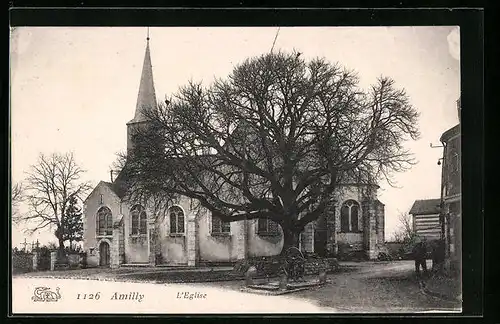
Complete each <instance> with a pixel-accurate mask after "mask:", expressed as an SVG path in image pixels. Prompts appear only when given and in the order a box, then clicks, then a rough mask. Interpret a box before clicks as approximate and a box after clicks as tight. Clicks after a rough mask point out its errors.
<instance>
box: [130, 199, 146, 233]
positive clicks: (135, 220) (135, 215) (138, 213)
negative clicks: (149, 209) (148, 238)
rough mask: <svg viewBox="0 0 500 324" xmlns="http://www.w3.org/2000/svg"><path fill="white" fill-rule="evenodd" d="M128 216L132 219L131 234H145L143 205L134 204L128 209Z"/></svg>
mask: <svg viewBox="0 0 500 324" xmlns="http://www.w3.org/2000/svg"><path fill="white" fill-rule="evenodd" d="M130 217H131V219H132V231H131V232H130V234H131V235H138V234H147V232H148V229H147V217H146V211H145V210H144V207H142V206H141V205H135V206H134V207H132V209H131V210H130Z"/></svg>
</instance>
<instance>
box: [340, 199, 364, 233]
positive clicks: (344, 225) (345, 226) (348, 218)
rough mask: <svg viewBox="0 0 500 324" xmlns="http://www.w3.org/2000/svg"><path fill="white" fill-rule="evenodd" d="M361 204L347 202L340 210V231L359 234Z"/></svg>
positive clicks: (351, 201)
mask: <svg viewBox="0 0 500 324" xmlns="http://www.w3.org/2000/svg"><path fill="white" fill-rule="evenodd" d="M358 215H359V204H358V203H357V202H356V201H355V200H352V199H350V200H347V201H346V202H344V203H343V204H342V208H341V209H340V231H341V232H359V230H360V229H359V222H358V219H359V216H358Z"/></svg>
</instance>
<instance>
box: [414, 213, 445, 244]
mask: <svg viewBox="0 0 500 324" xmlns="http://www.w3.org/2000/svg"><path fill="white" fill-rule="evenodd" d="M413 224H414V230H415V233H416V234H417V235H419V236H420V237H425V238H426V239H427V240H435V239H439V238H440V236H441V225H440V222H439V214H431V215H413Z"/></svg>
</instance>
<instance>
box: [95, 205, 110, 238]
mask: <svg viewBox="0 0 500 324" xmlns="http://www.w3.org/2000/svg"><path fill="white" fill-rule="evenodd" d="M96 221H97V226H96V233H97V235H113V215H112V214H111V210H110V209H109V208H108V207H101V208H99V210H98V211H97V217H96Z"/></svg>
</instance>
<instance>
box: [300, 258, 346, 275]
mask: <svg viewBox="0 0 500 324" xmlns="http://www.w3.org/2000/svg"><path fill="white" fill-rule="evenodd" d="M339 267H340V266H339V263H338V261H337V259H335V258H325V259H307V261H306V263H305V264H304V273H305V274H306V275H315V274H318V273H319V272H320V270H322V269H326V272H327V273H330V272H336V271H338V270H339Z"/></svg>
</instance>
